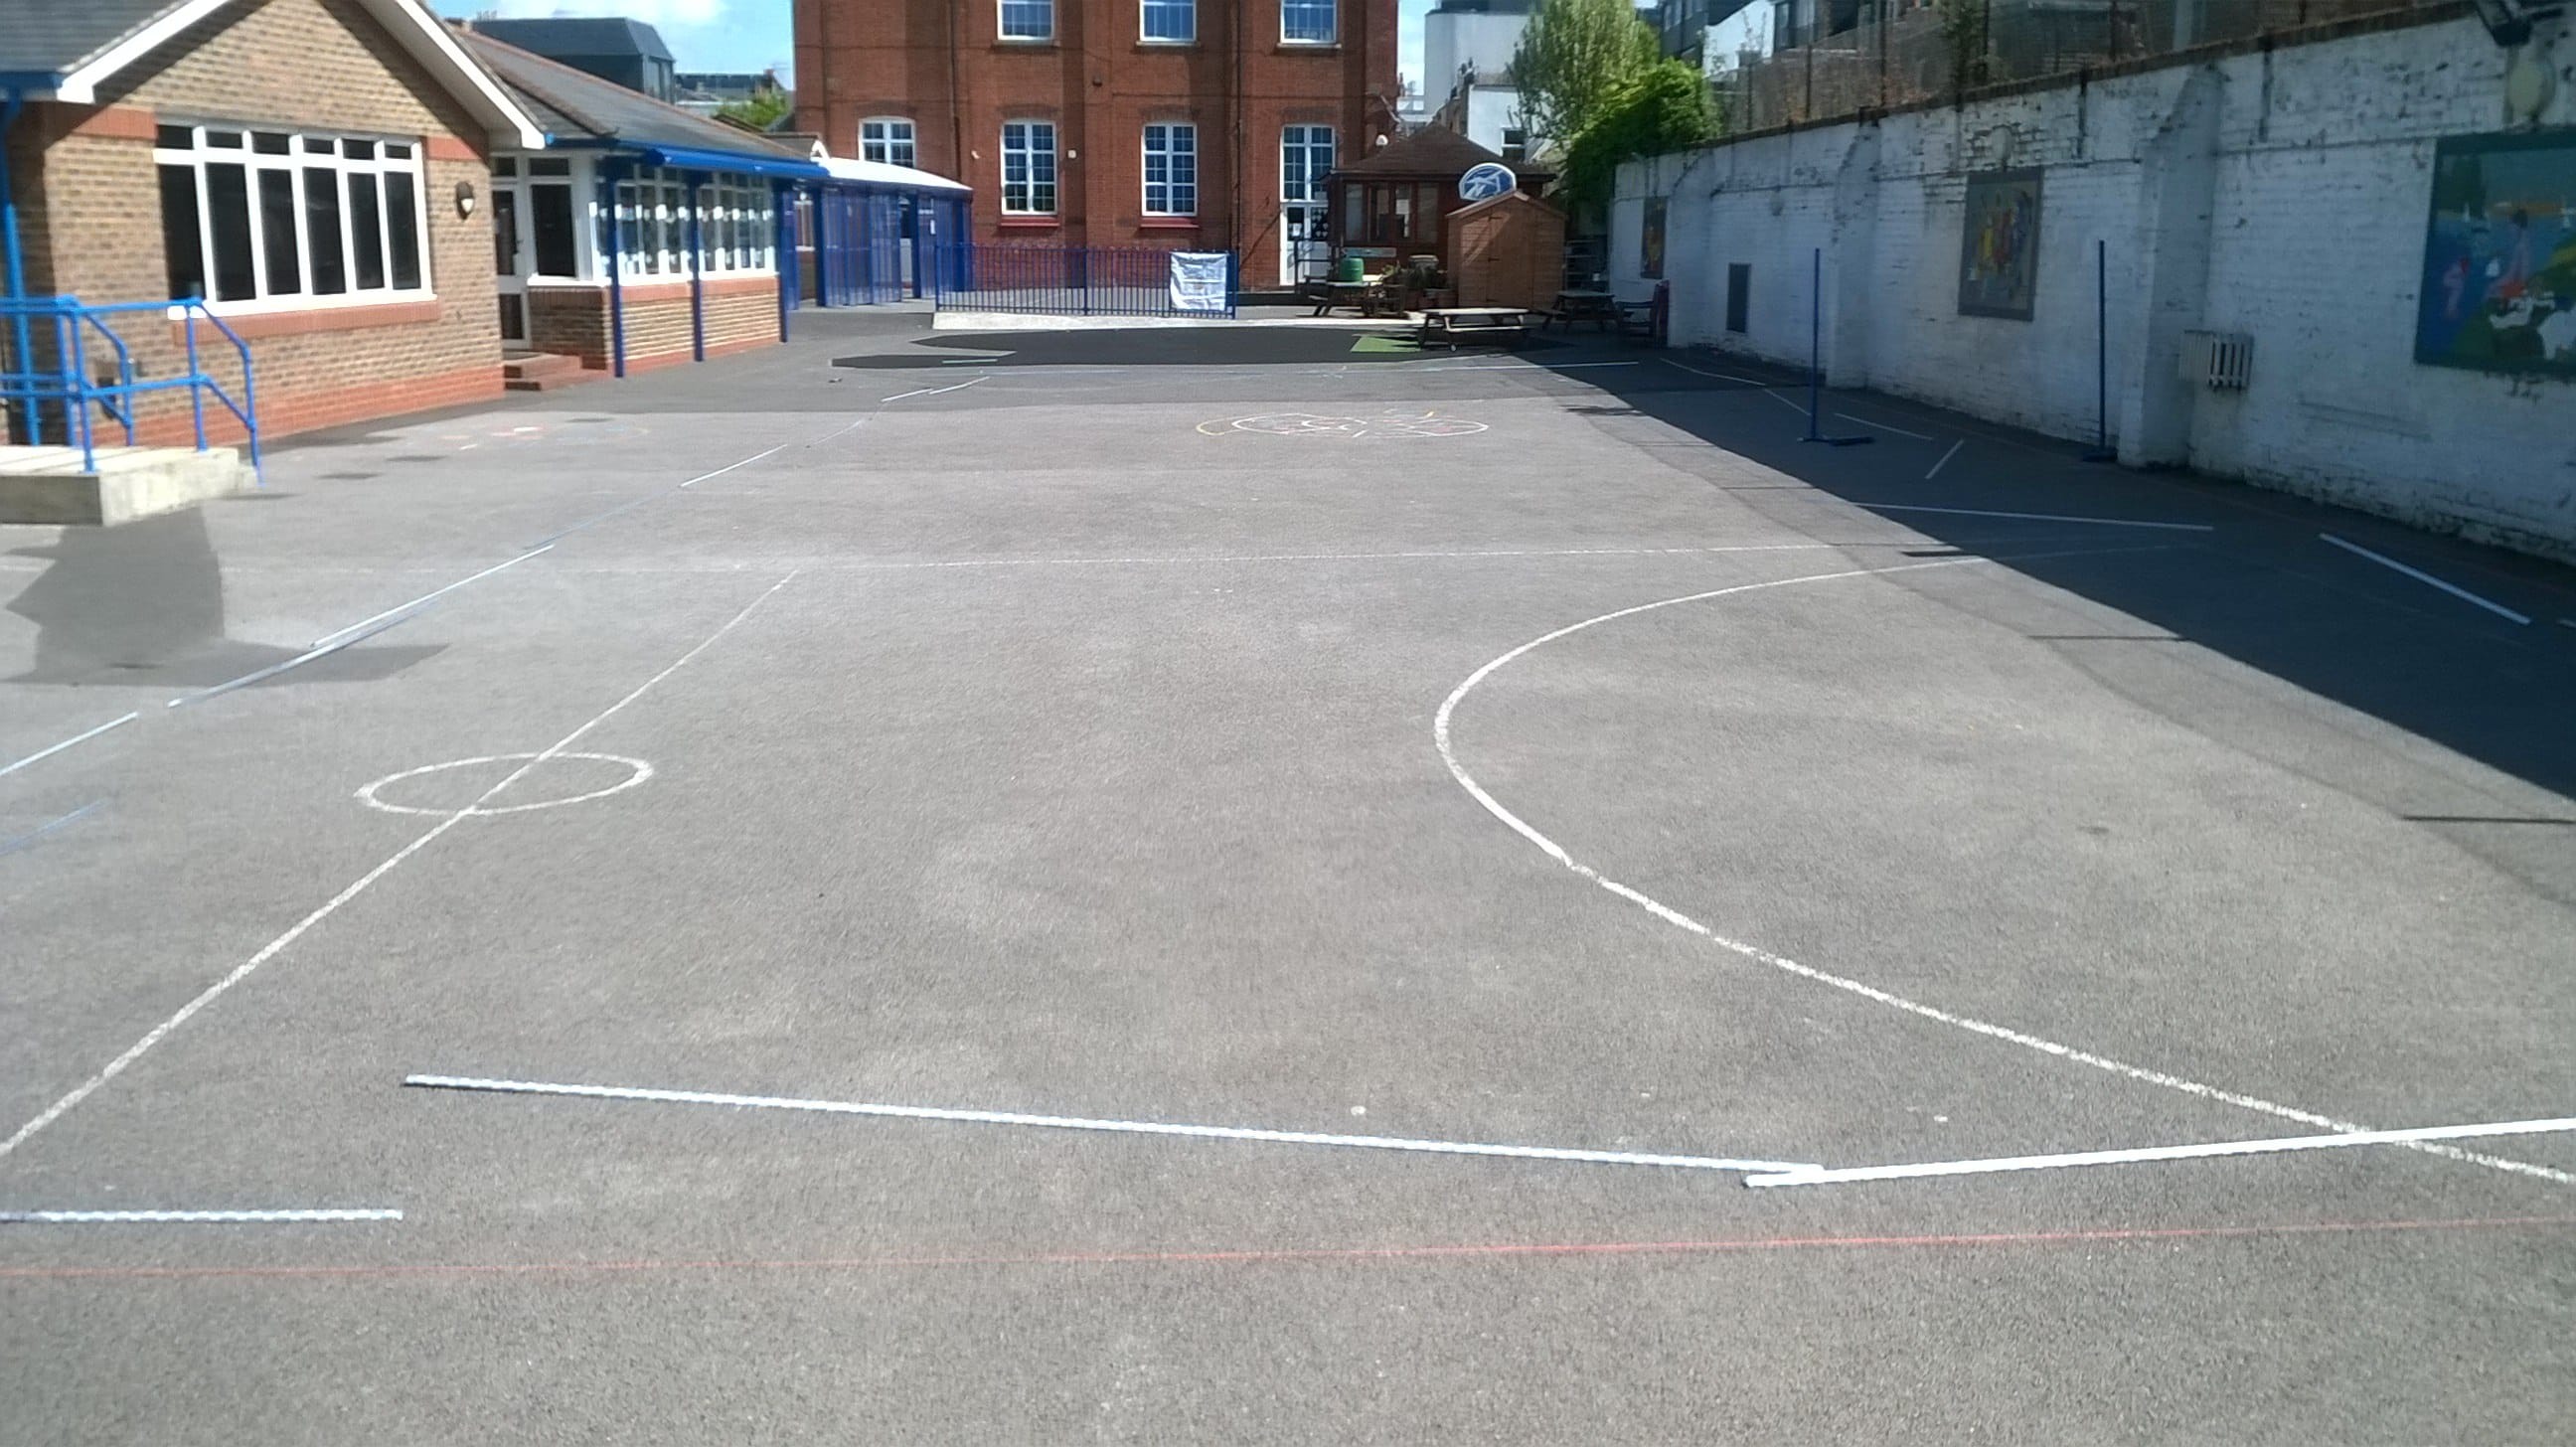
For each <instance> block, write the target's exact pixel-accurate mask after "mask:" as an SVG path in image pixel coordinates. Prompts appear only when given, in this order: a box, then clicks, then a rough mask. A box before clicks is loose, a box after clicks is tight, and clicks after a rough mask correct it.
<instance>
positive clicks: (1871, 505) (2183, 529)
mask: <svg viewBox="0 0 2576 1447" xmlns="http://www.w3.org/2000/svg"><path fill="white" fill-rule="evenodd" d="M1852 506H1854V507H1859V508H1867V509H1869V510H1870V511H1871V512H1937V513H1947V514H1949V515H1950V516H1952V517H1967V518H2019V519H2021V520H2022V521H2024V522H2034V523H2091V524H2093V525H2095V526H2096V527H2106V528H2160V529H2162V530H2164V531H2166V532H2176V533H2214V532H2216V531H2218V529H2217V528H2215V527H2213V526H2211V525H2210V524H2208V523H2151V522H2141V521H2139V520H2138V519H2136V518H2097V517H2077V516H2075V515H2073V514H2071V513H2059V512H1990V511H1988V510H1986V509H1984V508H1974V507H1917V506H1914V505H1912V504H1908V503H1893V502H1856V503H1853V504H1852Z"/></svg>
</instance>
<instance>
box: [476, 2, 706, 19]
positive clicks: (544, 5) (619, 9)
mask: <svg viewBox="0 0 2576 1447" xmlns="http://www.w3.org/2000/svg"><path fill="white" fill-rule="evenodd" d="M476 8H477V9H478V11H480V10H489V11H491V12H492V13H493V14H495V15H498V16H500V17H502V18H503V19H508V20H524V19H543V18H546V17H550V16H556V15H616V16H623V17H625V18H626V19H629V20H641V21H643V22H644V23H645V24H647V25H713V24H715V23H716V22H717V21H718V20H721V19H723V18H724V8H725V0H481V4H480V5H478V6H477V7H476Z"/></svg>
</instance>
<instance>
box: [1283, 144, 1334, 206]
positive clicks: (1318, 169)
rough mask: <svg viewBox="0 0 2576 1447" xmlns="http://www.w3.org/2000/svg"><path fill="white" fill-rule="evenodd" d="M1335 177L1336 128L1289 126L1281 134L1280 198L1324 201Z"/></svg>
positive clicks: (1299, 200)
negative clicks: (1327, 183) (1326, 182)
mask: <svg viewBox="0 0 2576 1447" xmlns="http://www.w3.org/2000/svg"><path fill="white" fill-rule="evenodd" d="M1331 174H1333V128H1332V127H1331V126H1289V127H1286V128H1285V129H1283V130H1281V131H1280V132H1279V199H1280V200H1282V201H1292V202H1309V203H1311V202H1320V201H1322V200H1323V199H1324V178H1325V177H1326V176H1329V175H1331Z"/></svg>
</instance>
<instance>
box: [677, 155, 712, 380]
mask: <svg viewBox="0 0 2576 1447" xmlns="http://www.w3.org/2000/svg"><path fill="white" fill-rule="evenodd" d="M681 179H682V181H683V182H684V183H685V184H686V185H687V186H688V188H689V360H691V361H693V362H703V361H705V360H706V359H707V236H706V231H705V229H704V228H703V227H701V226H700V225H699V222H700V220H701V219H702V217H701V208H700V207H699V205H698V192H699V191H700V190H701V189H703V188H704V187H705V185H706V180H707V173H706V172H704V171H687V172H683V173H682V174H681Z"/></svg>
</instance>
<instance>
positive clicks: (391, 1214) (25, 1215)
mask: <svg viewBox="0 0 2576 1447" xmlns="http://www.w3.org/2000/svg"><path fill="white" fill-rule="evenodd" d="M402 1218H403V1213H402V1212H400V1211H388V1210H375V1209H367V1210H347V1211H342V1210H288V1211H0V1224H10V1225H19V1226H119V1225H128V1224H137V1225H161V1224H169V1223H175V1224H183V1225H243V1224H248V1225H262V1226H266V1225H279V1224H285V1223H290V1222H304V1221H399V1220H401V1219H402Z"/></svg>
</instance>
